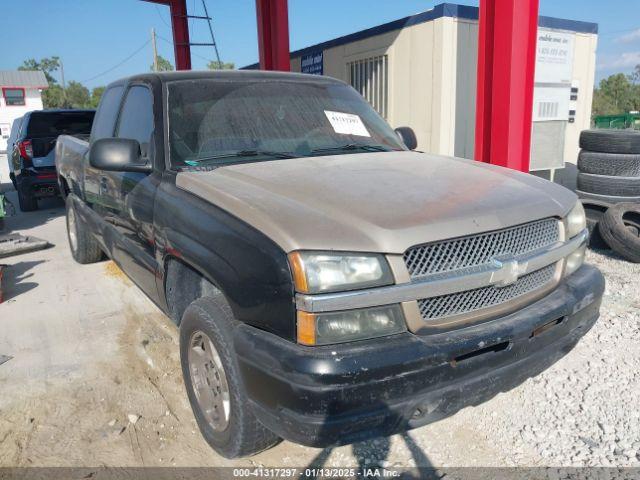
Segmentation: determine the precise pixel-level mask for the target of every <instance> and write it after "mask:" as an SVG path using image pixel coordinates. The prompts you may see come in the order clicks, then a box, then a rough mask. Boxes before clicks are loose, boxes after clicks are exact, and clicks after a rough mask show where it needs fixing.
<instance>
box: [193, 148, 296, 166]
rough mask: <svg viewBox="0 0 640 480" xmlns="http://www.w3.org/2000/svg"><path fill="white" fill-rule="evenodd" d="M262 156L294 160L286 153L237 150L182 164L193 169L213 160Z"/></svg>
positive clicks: (291, 155)
mask: <svg viewBox="0 0 640 480" xmlns="http://www.w3.org/2000/svg"><path fill="white" fill-rule="evenodd" d="M262 155H264V156H269V157H276V158H295V155H293V154H292V153H287V152H271V151H269V150H239V151H237V152H231V153H221V154H220V155H212V156H210V157H203V158H197V159H195V160H185V161H184V163H186V164H187V165H189V166H191V167H194V166H196V165H199V164H200V163H203V162H210V161H213V160H220V159H224V158H238V157H257V156H262Z"/></svg>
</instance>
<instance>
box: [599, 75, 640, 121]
mask: <svg viewBox="0 0 640 480" xmlns="http://www.w3.org/2000/svg"><path fill="white" fill-rule="evenodd" d="M636 110H640V65H638V66H636V69H635V71H634V72H633V73H632V74H631V75H628V76H627V75H625V74H623V73H616V74H615V75H611V76H610V77H608V78H605V79H602V80H601V81H600V85H598V88H596V89H595V91H594V92H593V108H592V111H593V115H594V116H597V115H617V114H620V113H626V112H630V111H636Z"/></svg>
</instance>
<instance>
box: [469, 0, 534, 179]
mask: <svg viewBox="0 0 640 480" xmlns="http://www.w3.org/2000/svg"><path fill="white" fill-rule="evenodd" d="M537 30H538V0H480V30H479V39H478V40H479V41H478V92H477V100H476V143H475V158H476V160H479V161H482V162H488V163H493V164H495V165H501V166H504V167H509V168H513V169H516V170H520V171H523V172H528V171H529V157H530V149H531V118H532V108H533V85H534V73H535V59H536V38H537Z"/></svg>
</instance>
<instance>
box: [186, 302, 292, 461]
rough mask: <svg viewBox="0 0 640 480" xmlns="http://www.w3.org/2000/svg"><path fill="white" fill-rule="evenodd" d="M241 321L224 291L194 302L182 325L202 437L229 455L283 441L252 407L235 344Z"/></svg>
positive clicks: (250, 452)
mask: <svg viewBox="0 0 640 480" xmlns="http://www.w3.org/2000/svg"><path fill="white" fill-rule="evenodd" d="M237 325H238V324H237V321H236V320H235V319H234V318H233V314H232V313H231V308H230V307H229V305H228V303H227V302H226V301H225V299H224V297H223V296H222V294H219V293H218V294H215V296H212V297H204V298H200V299H198V300H196V301H194V302H193V303H191V305H189V307H188V308H187V310H186V311H185V312H184V315H183V316H182V321H181V323H180V362H181V364H182V375H183V377H184V382H185V386H186V389H187V395H188V396H189V402H190V403H191V408H192V409H193V413H194V416H195V418H196V422H197V423H198V427H199V428H200V432H201V433H202V436H203V437H204V438H205V440H206V441H207V443H209V445H210V446H211V447H212V448H213V449H214V450H215V451H216V452H218V453H219V454H220V455H222V456H224V457H226V458H235V457H244V456H250V455H253V454H255V453H258V452H260V451H262V450H265V449H267V448H269V447H271V446H273V445H275V444H276V443H278V442H279V440H280V439H279V438H278V437H277V436H276V435H275V434H274V433H272V432H271V431H270V430H268V429H267V428H266V427H264V426H263V425H262V424H261V423H259V422H258V420H257V419H256V417H255V415H254V414H253V411H252V410H251V406H250V405H249V402H248V398H247V394H246V391H245V388H244V385H243V383H242V378H241V377H240V368H239V366H238V360H237V356H236V353H235V349H234V346H233V332H234V330H235V328H236V327H237Z"/></svg>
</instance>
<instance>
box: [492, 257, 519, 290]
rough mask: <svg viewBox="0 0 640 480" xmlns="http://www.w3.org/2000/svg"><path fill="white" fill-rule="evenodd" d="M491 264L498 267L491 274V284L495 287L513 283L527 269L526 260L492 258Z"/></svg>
mask: <svg viewBox="0 0 640 480" xmlns="http://www.w3.org/2000/svg"><path fill="white" fill-rule="evenodd" d="M493 264H494V265H495V266H496V267H498V269H497V270H495V271H494V272H493V273H492V274H491V284H492V285H495V286H497V287H506V286H508V285H513V284H514V283H516V282H517V281H518V278H520V277H521V276H522V275H524V274H525V272H526V271H527V262H522V263H520V262H518V261H517V260H496V259H493Z"/></svg>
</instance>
